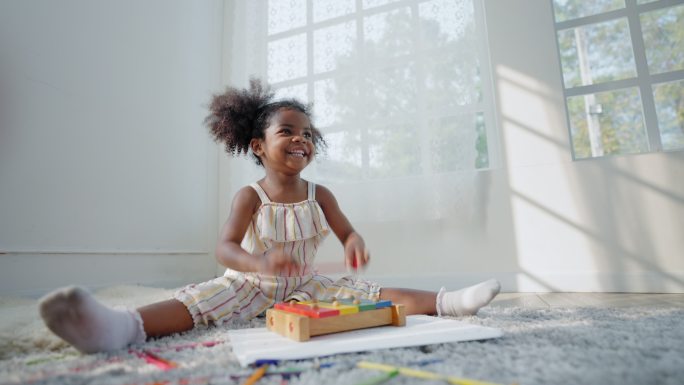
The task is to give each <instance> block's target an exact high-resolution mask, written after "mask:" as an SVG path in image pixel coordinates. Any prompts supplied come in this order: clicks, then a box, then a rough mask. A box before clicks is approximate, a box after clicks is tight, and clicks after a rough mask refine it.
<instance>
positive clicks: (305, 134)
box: [302, 132, 313, 139]
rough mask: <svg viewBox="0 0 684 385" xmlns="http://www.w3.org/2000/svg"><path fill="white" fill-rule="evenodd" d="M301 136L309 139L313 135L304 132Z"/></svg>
mask: <svg viewBox="0 0 684 385" xmlns="http://www.w3.org/2000/svg"><path fill="white" fill-rule="evenodd" d="M302 136H303V137H305V138H307V139H311V138H312V137H313V135H311V133H310V132H305V133H304V134H303V135H302Z"/></svg>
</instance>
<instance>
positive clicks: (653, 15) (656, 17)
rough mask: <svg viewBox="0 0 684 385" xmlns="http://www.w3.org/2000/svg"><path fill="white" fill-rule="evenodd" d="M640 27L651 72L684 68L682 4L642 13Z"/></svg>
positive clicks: (683, 11)
mask: <svg viewBox="0 0 684 385" xmlns="http://www.w3.org/2000/svg"><path fill="white" fill-rule="evenodd" d="M641 29H642V31H643V34H644V45H645V46H646V58H647V59H648V69H649V71H650V72H651V73H652V74H657V73H661V72H668V71H675V70H681V69H684V5H680V6H677V7H671V8H666V9H660V10H657V11H653V12H647V13H644V14H642V15H641Z"/></svg>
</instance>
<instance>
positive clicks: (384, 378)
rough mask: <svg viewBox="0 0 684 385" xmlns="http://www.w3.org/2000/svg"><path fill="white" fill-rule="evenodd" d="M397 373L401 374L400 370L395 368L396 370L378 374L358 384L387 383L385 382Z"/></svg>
mask: <svg viewBox="0 0 684 385" xmlns="http://www.w3.org/2000/svg"><path fill="white" fill-rule="evenodd" d="M397 374H399V370H398V369H394V370H392V371H389V372H387V373H385V374H383V375H381V376H377V377H374V378H371V379H370V380H366V381H364V382H360V383H359V384H358V385H379V384H382V383H385V382H387V381H389V380H391V379H392V378H394V377H396V375H397Z"/></svg>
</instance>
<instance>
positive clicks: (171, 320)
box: [137, 299, 195, 338]
mask: <svg viewBox="0 0 684 385" xmlns="http://www.w3.org/2000/svg"><path fill="white" fill-rule="evenodd" d="M137 310H138V313H140V317H141V318H142V320H143V327H144V328H145V334H147V337H148V338H149V337H162V336H168V335H170V334H174V333H180V332H184V331H186V330H190V329H192V328H193V327H194V326H195V325H194V322H193V321H192V317H191V316H190V313H189V312H188V308H186V307H185V305H183V303H182V302H181V301H178V300H176V299H169V300H166V301H162V302H157V303H153V304H151V305H147V306H143V307H140V308H138V309H137Z"/></svg>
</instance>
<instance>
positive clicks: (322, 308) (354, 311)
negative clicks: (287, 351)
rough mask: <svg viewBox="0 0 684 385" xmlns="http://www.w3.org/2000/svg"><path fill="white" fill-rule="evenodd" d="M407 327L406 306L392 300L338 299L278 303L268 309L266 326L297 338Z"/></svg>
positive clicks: (301, 339) (283, 334) (296, 339)
mask: <svg viewBox="0 0 684 385" xmlns="http://www.w3.org/2000/svg"><path fill="white" fill-rule="evenodd" d="M384 325H393V326H405V325H406V312H405V311H404V305H393V304H392V301H370V300H366V299H362V300H359V299H353V298H350V299H339V300H338V299H336V298H334V297H333V298H331V299H330V300H329V301H326V302H324V301H320V302H319V301H317V300H313V301H304V302H297V301H294V300H293V301H290V302H279V303H276V304H275V305H274V306H273V308H272V309H268V310H267V311H266V327H267V328H268V330H271V331H273V332H276V333H278V334H280V335H282V336H284V337H287V338H290V339H293V340H295V341H300V342H302V341H308V340H309V339H310V338H311V337H313V336H318V335H322V334H330V333H337V332H344V331H349V330H356V329H364V328H370V327H375V326H384Z"/></svg>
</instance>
